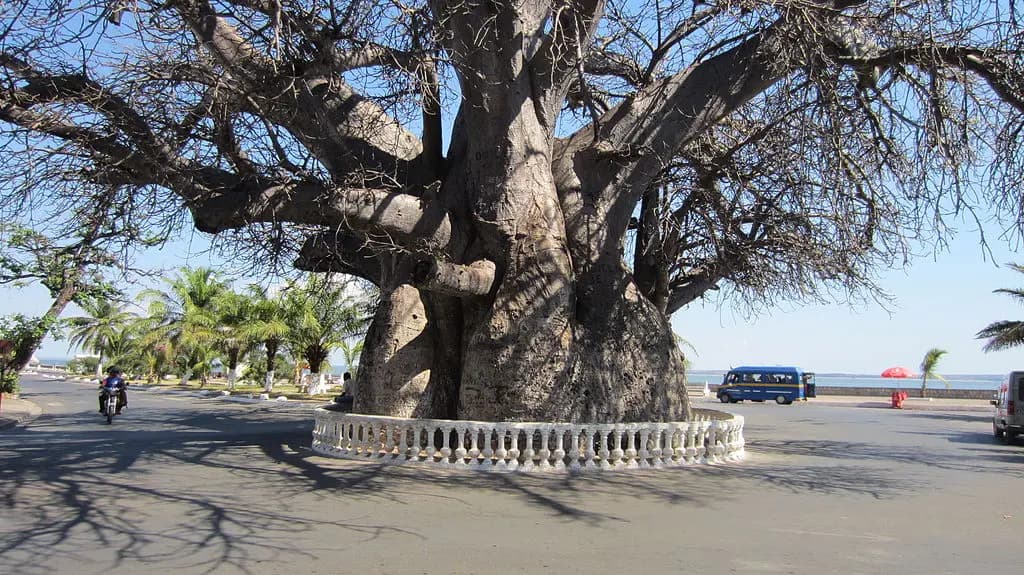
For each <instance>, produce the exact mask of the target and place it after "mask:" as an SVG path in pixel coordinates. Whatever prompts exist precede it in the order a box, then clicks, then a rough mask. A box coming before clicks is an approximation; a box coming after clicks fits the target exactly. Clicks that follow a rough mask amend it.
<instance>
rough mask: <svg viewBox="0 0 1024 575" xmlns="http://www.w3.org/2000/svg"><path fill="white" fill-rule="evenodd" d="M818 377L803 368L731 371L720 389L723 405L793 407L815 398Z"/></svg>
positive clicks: (747, 367) (744, 367) (765, 368)
mask: <svg viewBox="0 0 1024 575" xmlns="http://www.w3.org/2000/svg"><path fill="white" fill-rule="evenodd" d="M814 385H815V384H814V374H813V373H810V372H805V371H803V370H801V369H800V368H799V367H780V366H774V367H761V366H742V367H737V368H734V369H730V370H729V371H728V373H726V374H725V376H723V377H722V385H720V386H719V387H718V399H719V401H721V402H722V403H736V402H737V401H743V400H745V399H749V400H750V401H764V400H766V399H774V400H775V402H776V403H779V404H783V405H789V404H791V403H793V402H794V401H803V400H806V399H807V398H809V397H814V396H815V391H814Z"/></svg>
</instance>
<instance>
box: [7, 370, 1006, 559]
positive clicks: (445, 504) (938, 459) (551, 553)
mask: <svg viewBox="0 0 1024 575" xmlns="http://www.w3.org/2000/svg"><path fill="white" fill-rule="evenodd" d="M22 397H23V398H25V399H28V400H31V401H33V402H35V403H37V404H38V405H39V406H40V407H42V409H43V413H42V415H41V416H40V417H39V418H38V419H36V420H35V421H33V422H31V423H30V424H29V425H28V426H26V427H24V428H15V429H11V430H7V431H4V432H0V499H2V507H0V573H10V574H18V575H20V574H34V573H76V574H78V573H82V574H86V573H163V572H168V573H170V572H173V573H218V574H220V573H288V574H300V573H302V574H305V573H436V574H445V573H534V572H542V571H551V572H555V573H588V574H591V573H628V572H642V573H677V572H683V573H709V574H719V573H815V574H818V573H837V574H858V573H922V574H923V573H928V574H930V575H931V574H938V573H981V572H994V573H1007V574H1009V573H1017V572H1019V570H1020V565H1021V553H1022V550H1024V548H1022V545H1021V541H1022V540H1024V495H1022V489H1021V486H1022V485H1024V445H1003V444H1001V443H997V442H994V441H993V440H992V437H991V425H990V423H989V420H988V418H987V417H986V416H985V415H984V414H980V413H964V412H960V413H956V412H949V413H946V412H907V411H897V410H886V409H865V408H855V407H829V406H816V405H813V404H804V405H792V406H778V405H775V404H749V405H748V404H740V405H729V406H724V407H726V408H727V409H729V410H731V411H735V412H738V413H741V414H743V415H744V416H746V417H747V427H746V437H747V441H748V445H747V448H748V452H749V454H748V457H747V459H746V460H745V461H744V462H742V463H739V464H730V465H723V466H699V467H690V468H683V469H674V470H665V471H660V472H654V473H619V474H594V475H587V476H580V477H566V476H549V477H542V476H520V475H489V474H474V473H469V474H466V473H444V472H435V471H425V470H420V469H412V468H405V467H381V466H379V465H375V464H372V463H369V462H349V461H341V460H334V459H327V458H322V457H319V456H315V455H313V454H312V453H311V451H310V450H309V443H310V431H311V428H312V421H311V416H310V414H309V412H308V409H307V408H301V407H299V406H295V405H291V406H278V405H272V406H267V405H266V404H257V405H246V404H233V403H227V402H223V401H219V400H198V399H192V398H182V397H172V396H167V395H161V394H157V393H152V392H138V391H136V392H132V393H131V396H130V402H131V403H130V408H129V410H128V412H127V414H126V415H124V416H122V417H119V418H117V419H115V421H114V424H113V425H111V426H108V425H107V424H106V422H105V421H104V420H103V419H102V418H101V416H100V415H99V414H98V413H96V410H97V406H96V400H95V391H94V390H93V389H92V387H91V386H88V385H83V384H70V383H51V382H41V381H38V380H24V381H23V396H22ZM707 407H711V405H710V404H709V405H707ZM719 407H723V406H719Z"/></svg>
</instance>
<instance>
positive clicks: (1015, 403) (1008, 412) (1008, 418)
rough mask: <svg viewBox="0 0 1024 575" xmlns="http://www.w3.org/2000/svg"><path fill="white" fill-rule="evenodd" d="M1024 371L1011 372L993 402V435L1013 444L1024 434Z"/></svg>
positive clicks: (1004, 379) (1000, 386)
mask: <svg viewBox="0 0 1024 575" xmlns="http://www.w3.org/2000/svg"><path fill="white" fill-rule="evenodd" d="M1022 400H1024V371H1011V372H1010V373H1009V374H1008V375H1007V376H1006V377H1004V378H1003V382H1002V383H1001V384H1000V385H999V395H998V396H996V399H993V400H992V405H994V406H995V407H996V409H995V412H994V413H993V414H992V434H993V435H995V436H996V437H1005V439H1006V441H1007V442H1012V441H1013V440H1014V439H1015V438H1016V437H1017V436H1018V435H1020V434H1021V433H1024V401H1022Z"/></svg>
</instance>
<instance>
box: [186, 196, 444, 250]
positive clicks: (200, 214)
mask: <svg viewBox="0 0 1024 575" xmlns="http://www.w3.org/2000/svg"><path fill="white" fill-rule="evenodd" d="M188 200H189V208H190V209H191V210H192V214H193V217H194V219H195V224H196V228H197V229H199V230H200V231H203V232H207V233H211V234H215V233H217V232H219V231H222V230H226V229H231V228H239V227H243V226H246V225H249V224H252V223H257V222H291V223H295V224H307V225H319V226H327V227H331V228H334V227H337V226H342V227H345V228H348V229H352V230H357V231H360V232H363V233H367V234H376V235H380V236H382V237H384V238H387V239H388V240H390V241H393V242H394V243H395V244H397V245H399V246H401V247H403V248H405V249H407V250H410V251H432V250H435V249H440V248H444V247H445V246H447V245H448V242H449V241H450V240H451V234H452V229H451V222H450V221H449V219H448V215H447V214H446V213H445V212H444V211H442V210H441V209H440V208H439V207H437V206H435V205H430V204H429V203H426V202H424V201H422V200H421V199H420V198H418V197H415V196H411V195H408V194H400V193H394V192H390V191H386V190H372V189H346V190H339V189H329V188H326V187H324V186H323V185H320V184H316V183H306V182H290V183H284V184H276V185H263V186H260V185H258V184H247V183H246V182H238V185H236V186H235V187H233V188H231V189H227V190H223V191H220V192H219V193H217V194H214V195H211V196H210V197H205V198H194V199H193V198H188Z"/></svg>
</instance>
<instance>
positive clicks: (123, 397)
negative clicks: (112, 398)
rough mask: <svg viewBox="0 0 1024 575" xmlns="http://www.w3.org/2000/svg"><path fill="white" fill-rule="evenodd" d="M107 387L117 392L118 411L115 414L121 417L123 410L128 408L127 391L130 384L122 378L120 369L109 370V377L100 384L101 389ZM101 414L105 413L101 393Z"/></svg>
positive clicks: (112, 368) (101, 394) (111, 368)
mask: <svg viewBox="0 0 1024 575" xmlns="http://www.w3.org/2000/svg"><path fill="white" fill-rule="evenodd" d="M105 387H109V388H112V389H116V390H117V410H116V411H115V412H114V414H115V415H120V414H121V410H122V409H123V408H125V407H128V393H127V392H126V391H125V388H127V387H128V382H127V381H125V380H124V378H122V377H121V370H120V369H118V368H116V367H113V366H111V367H110V368H109V369H107V377H106V378H104V379H103V381H101V382H100V389H101V390H102V389H103V388H105ZM100 413H103V393H100Z"/></svg>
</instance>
